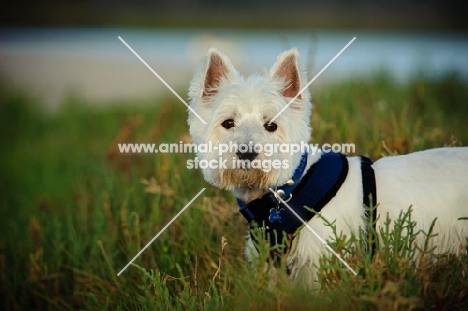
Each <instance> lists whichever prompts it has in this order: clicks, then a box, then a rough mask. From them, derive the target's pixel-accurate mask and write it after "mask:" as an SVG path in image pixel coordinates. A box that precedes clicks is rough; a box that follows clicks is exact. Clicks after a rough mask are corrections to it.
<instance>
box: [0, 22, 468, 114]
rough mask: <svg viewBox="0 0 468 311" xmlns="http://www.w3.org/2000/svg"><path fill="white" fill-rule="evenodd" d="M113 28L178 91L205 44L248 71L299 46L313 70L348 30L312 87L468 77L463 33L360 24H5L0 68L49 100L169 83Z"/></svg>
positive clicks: (142, 93)
mask: <svg viewBox="0 0 468 311" xmlns="http://www.w3.org/2000/svg"><path fill="white" fill-rule="evenodd" d="M118 36H120V37H122V39H124V40H125V41H126V42H127V43H128V44H129V45H130V46H131V47H132V48H133V49H134V50H135V51H136V52H137V53H138V54H139V55H140V56H141V57H142V58H143V59H144V60H146V61H147V63H148V64H149V65H150V66H151V67H152V68H153V69H154V70H155V71H156V72H157V73H158V74H159V75H161V76H162V77H163V78H164V79H165V80H166V81H167V82H168V83H169V84H170V85H171V86H173V87H174V88H175V89H176V90H178V91H179V92H180V95H181V96H182V97H183V98H185V97H186V90H187V87H188V83H189V81H190V77H191V74H192V72H193V70H194V68H195V67H196V66H197V64H198V63H199V61H200V60H201V59H202V57H203V56H204V55H205V53H206V51H207V50H208V48H209V47H211V46H217V47H219V48H220V49H222V50H223V51H225V52H226V54H227V55H228V56H229V57H230V58H231V60H232V62H233V64H234V66H235V67H236V68H237V69H239V70H240V71H241V72H243V73H246V74H250V73H253V72H258V71H262V70H264V69H268V68H269V67H270V66H271V65H272V64H273V62H274V61H275V59H276V56H277V55H278V54H279V53H281V52H282V51H284V50H286V49H288V48H291V47H297V48H298V50H299V52H300V61H301V63H302V64H303V66H304V67H306V68H307V70H308V73H309V78H312V77H313V76H314V75H315V74H316V73H317V72H319V71H320V70H321V69H322V68H323V67H324V66H325V65H326V64H327V63H328V62H329V61H330V60H331V59H332V58H333V57H334V56H335V55H336V54H337V53H338V52H339V51H340V50H341V49H342V48H343V47H344V46H345V45H346V44H347V43H348V42H349V41H350V40H351V39H352V38H353V37H356V40H355V41H354V42H353V43H352V44H351V45H350V46H349V47H348V48H347V49H346V50H345V51H344V52H343V53H342V54H341V55H340V56H339V57H338V58H337V59H336V60H335V62H333V64H331V65H330V67H329V68H328V69H327V70H326V71H324V72H323V74H322V75H321V76H320V77H319V78H318V79H317V81H316V82H314V84H313V86H312V88H313V87H314V85H320V83H337V82H339V81H342V80H343V79H349V78H350V77H372V75H373V74H374V73H376V72H379V71H386V72H388V74H390V75H391V76H393V77H394V78H395V81H397V82H402V83H404V82H406V81H408V80H409V79H411V78H412V77H414V76H415V75H417V74H424V75H425V76H427V77H437V76H440V75H443V74H445V73H447V72H449V71H457V72H458V73H459V75H460V76H461V77H462V78H464V79H467V81H468V35H466V34H456V33H434V32H405V31H364V30H294V31H292V30H288V31H279V30H274V31H267V30H251V31H249V30H223V29H217V30H216V29H215V30H210V29H177V30H172V29H128V28H123V29H119V28H80V29H75V28H60V29H56V28H53V29H51V28H29V29H28V28H21V29H2V30H0V76H1V78H2V79H3V80H5V81H6V82H7V83H11V84H13V85H16V86H20V87H23V88H26V89H29V90H30V91H31V92H32V93H34V94H36V95H37V96H39V97H41V98H42V99H43V102H44V103H45V105H46V106H48V107H50V108H52V109H54V108H56V107H58V106H59V105H60V102H61V100H62V99H63V98H64V97H65V96H67V94H70V93H72V94H75V95H77V96H80V97H83V98H87V99H91V100H98V101H106V100H110V99H117V98H146V97H149V96H154V94H157V93H160V92H166V88H165V87H164V85H163V84H162V83H161V82H160V81H159V80H158V79H157V78H156V77H155V76H154V75H153V74H152V73H151V72H150V71H149V70H148V69H147V68H146V67H145V66H144V65H143V64H142V63H141V62H140V61H139V60H138V59H137V58H136V57H135V55H133V54H132V52H131V51H129V49H128V48H127V47H126V46H125V45H124V44H123V43H122V42H121V41H120V40H119V39H118Z"/></svg>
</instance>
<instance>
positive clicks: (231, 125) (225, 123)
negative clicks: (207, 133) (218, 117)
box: [221, 119, 234, 129]
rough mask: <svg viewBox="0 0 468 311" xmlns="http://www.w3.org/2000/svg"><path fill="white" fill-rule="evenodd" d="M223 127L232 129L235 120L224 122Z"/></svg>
mask: <svg viewBox="0 0 468 311" xmlns="http://www.w3.org/2000/svg"><path fill="white" fill-rule="evenodd" d="M221 125H222V127H224V128H225V129H230V128H231V127H234V120H233V119H227V120H224V121H223V123H221Z"/></svg>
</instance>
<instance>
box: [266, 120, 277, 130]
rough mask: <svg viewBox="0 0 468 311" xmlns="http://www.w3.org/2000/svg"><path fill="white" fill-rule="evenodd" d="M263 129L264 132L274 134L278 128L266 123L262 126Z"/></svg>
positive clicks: (274, 124) (273, 124)
mask: <svg viewBox="0 0 468 311" xmlns="http://www.w3.org/2000/svg"><path fill="white" fill-rule="evenodd" d="M263 127H264V128H265V130H267V131H268V132H274V131H276V129H277V128H278V125H276V123H273V122H271V123H270V122H267V123H265V124H263Z"/></svg>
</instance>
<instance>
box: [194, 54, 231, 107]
mask: <svg viewBox="0 0 468 311" xmlns="http://www.w3.org/2000/svg"><path fill="white" fill-rule="evenodd" d="M234 71H235V69H234V67H233V66H232V64H231V61H230V60H229V58H228V57H227V56H226V55H225V54H224V53H223V52H221V51H220V50H218V49H217V48H210V49H209V50H208V54H207V55H206V59H205V72H204V80H203V87H202V93H201V96H202V98H203V97H207V96H213V95H215V94H217V93H218V89H219V83H220V81H221V80H222V79H223V78H228V75H229V73H231V72H234Z"/></svg>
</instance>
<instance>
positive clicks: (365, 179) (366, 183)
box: [361, 156, 377, 256]
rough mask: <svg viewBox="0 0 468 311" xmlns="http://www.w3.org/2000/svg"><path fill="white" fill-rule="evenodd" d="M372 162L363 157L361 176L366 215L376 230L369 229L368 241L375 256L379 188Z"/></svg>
mask: <svg viewBox="0 0 468 311" xmlns="http://www.w3.org/2000/svg"><path fill="white" fill-rule="evenodd" d="M372 163H373V162H372V160H371V159H369V158H367V157H363V156H361V175H362V193H363V194H362V196H363V197H362V202H363V203H364V205H365V206H366V207H367V208H368V210H366V215H367V219H368V223H369V225H370V224H372V227H373V229H374V230H370V228H367V235H368V241H369V242H370V245H369V248H370V252H371V255H372V256H374V254H375V249H376V246H377V243H376V237H375V236H374V234H373V232H375V228H376V223H377V221H376V220H377V208H376V206H375V205H376V203H377V186H376V183H375V173H374V169H373V168H372Z"/></svg>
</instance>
